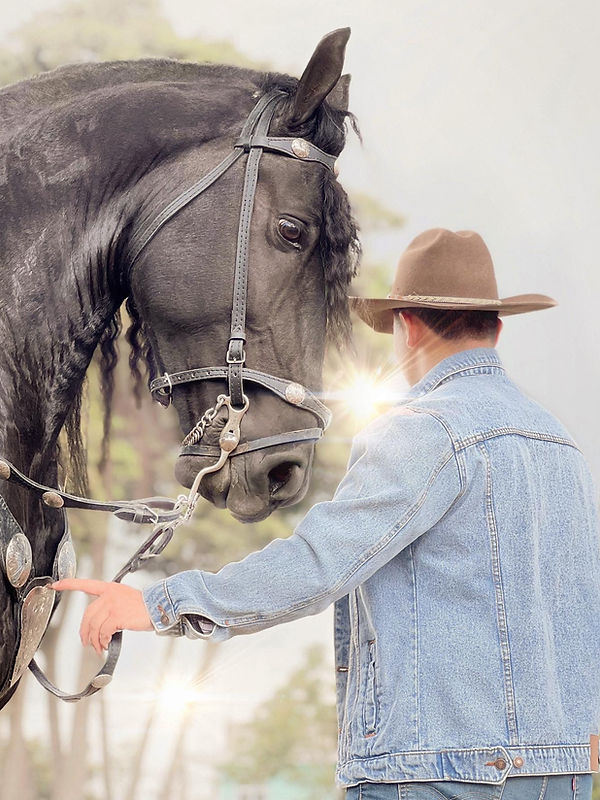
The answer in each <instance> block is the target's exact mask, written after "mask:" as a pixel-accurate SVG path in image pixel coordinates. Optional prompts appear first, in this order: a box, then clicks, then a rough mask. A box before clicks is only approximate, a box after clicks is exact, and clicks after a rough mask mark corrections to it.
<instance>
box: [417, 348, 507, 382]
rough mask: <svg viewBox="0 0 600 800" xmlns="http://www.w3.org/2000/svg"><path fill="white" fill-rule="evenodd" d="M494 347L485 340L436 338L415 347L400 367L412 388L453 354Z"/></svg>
mask: <svg viewBox="0 0 600 800" xmlns="http://www.w3.org/2000/svg"><path fill="white" fill-rule="evenodd" d="M494 346H495V344H494V342H493V341H492V340H491V339H487V338H484V339H482V338H470V339H460V340H450V339H443V338H441V337H439V336H436V337H435V338H433V339H432V340H431V341H428V342H427V343H426V344H423V345H422V346H419V347H415V348H414V349H412V350H411V351H410V352H409V353H407V355H406V358H405V359H404V361H403V363H402V364H401V367H402V371H403V372H404V377H405V378H406V380H407V381H408V383H409V385H410V386H414V385H415V384H416V383H418V382H419V381H420V380H421V378H423V377H424V376H425V375H427V373H428V372H429V370H431V369H433V367H435V365H436V364H439V363H440V361H443V360H444V359H445V358H448V357H449V356H452V355H455V353H461V352H462V351H463V350H473V349H474V348H476V347H494Z"/></svg>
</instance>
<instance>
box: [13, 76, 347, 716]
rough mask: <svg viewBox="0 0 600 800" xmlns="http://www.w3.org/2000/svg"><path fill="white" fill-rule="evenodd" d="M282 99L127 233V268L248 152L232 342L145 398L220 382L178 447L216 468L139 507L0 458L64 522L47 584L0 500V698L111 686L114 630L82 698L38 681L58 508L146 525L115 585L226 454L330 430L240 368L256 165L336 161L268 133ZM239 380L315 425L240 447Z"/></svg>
mask: <svg viewBox="0 0 600 800" xmlns="http://www.w3.org/2000/svg"><path fill="white" fill-rule="evenodd" d="M286 96H287V95H286V94H285V93H284V92H281V91H278V90H273V91H271V92H268V93H266V94H264V95H263V96H262V97H261V98H260V99H259V100H258V102H257V103H256V105H255V106H254V108H253V109H252V111H251V112H250V114H249V115H248V117H247V119H246V122H245V124H244V126H243V128H242V131H241V134H240V137H239V138H238V140H237V141H236V142H235V144H234V146H233V150H232V151H231V152H230V153H229V154H228V155H227V156H226V157H225V158H224V159H223V160H222V161H221V162H220V163H219V164H217V165H216V166H215V167H213V169H211V170H210V171H209V172H208V173H207V174H206V175H204V176H203V177H202V178H201V179H200V180H199V181H197V182H196V183H195V184H193V185H192V186H190V187H189V188H188V189H186V190H185V191H183V192H182V193H181V194H179V195H178V196H177V197H176V198H175V199H174V200H172V201H171V202H170V203H168V205H166V206H165V207H164V208H163V209H162V210H161V211H160V212H159V213H158V214H157V215H156V216H155V217H154V218H152V219H151V220H150V221H149V222H147V223H145V224H144V225H142V226H141V227H140V228H139V229H138V230H137V231H136V232H135V233H134V234H133V236H132V239H131V242H130V253H131V256H130V265H131V267H133V265H134V264H135V262H136V261H137V259H138V258H139V256H140V254H141V253H142V251H143V250H144V248H145V247H146V246H147V245H148V243H149V242H150V241H151V240H152V239H153V237H154V236H155V235H156V234H157V233H158V232H159V231H160V230H161V228H162V227H163V226H164V225H165V224H166V223H168V222H169V220H171V219H172V218H173V217H174V216H175V215H176V214H177V213H178V212H179V211H180V210H181V209H182V208H184V207H185V206H187V205H188V204H189V203H190V202H191V201H192V200H194V198H196V197H198V196H199V195H200V194H202V192H204V191H205V190H206V189H208V188H209V187H210V186H212V184H213V183H215V181H217V180H218V179H219V178H220V177H221V175H223V174H224V173H225V172H227V170H228V169H229V168H230V167H231V166H233V164H235V163H236V161H238V159H240V158H241V157H242V156H243V155H244V154H247V156H248V158H247V163H246V171H245V176H244V186H243V191H242V202H241V211H240V220H239V228H238V239H237V250H236V259H235V272H234V281H233V302H232V311H231V326H230V336H229V341H228V345H227V351H226V355H225V365H223V366H215V367H198V368H196V369H189V370H184V371H181V372H172V373H168V372H165V373H164V374H163V375H162V376H161V377H159V378H156V379H155V380H153V381H152V382H151V384H150V392H151V393H152V396H153V397H154V399H156V400H158V401H159V402H161V403H162V404H163V405H169V404H170V403H171V401H172V395H173V390H174V389H175V387H177V386H179V385H181V384H184V383H190V382H195V381H204V380H220V381H226V383H227V391H228V394H226V395H225V394H220V395H218V396H217V398H216V402H215V404H214V406H212V407H211V408H209V409H207V411H205V413H204V414H203V415H202V417H201V419H200V420H199V421H198V422H197V423H196V425H195V426H194V428H193V429H192V430H191V431H190V432H189V433H188V434H187V436H186V437H185V438H184V440H183V442H182V449H181V455H200V456H212V457H214V458H215V459H216V460H215V462H214V463H213V464H210V465H209V466H207V467H204V468H203V469H201V470H200V471H199V472H198V474H197V475H196V478H195V479H194V482H193V484H192V487H191V489H190V491H189V494H188V495H185V494H184V495H180V496H179V497H178V498H177V499H176V500H172V499H171V498H165V497H152V498H147V499H141V500H124V501H109V502H103V501H98V500H91V499H89V498H85V497H78V496H76V495H72V494H68V493H66V492H62V491H59V490H58V489H54V488H51V487H48V486H44V485H43V484H39V483H36V482H35V481H33V480H32V479H31V478H29V477H27V476H26V475H24V474H23V473H22V472H20V471H19V470H18V469H16V467H15V466H14V465H13V464H11V463H10V462H9V461H7V460H6V459H4V458H1V459H0V479H3V480H6V481H9V482H12V483H15V484H17V485H19V486H22V487H23V488H25V489H28V490H29V491H31V492H33V493H34V494H37V495H38V496H39V497H40V499H41V500H42V502H44V503H45V505H47V506H48V507H50V508H55V509H57V510H58V511H59V512H60V513H61V514H62V518H63V535H62V538H61V540H60V543H59V547H58V550H57V554H56V556H55V559H54V567H53V575H52V577H50V576H44V577H35V568H34V565H33V564H32V556H31V546H30V544H29V542H28V540H27V537H26V536H25V535H24V533H23V532H22V530H21V528H20V526H19V525H18V523H17V522H16V520H15V519H14V517H13V515H12V514H11V512H10V510H9V509H8V507H7V506H6V503H5V502H4V501H3V500H2V498H1V497H0V523H3V524H1V525H0V534H2V536H1V537H0V548H1V550H0V554H1V555H2V566H3V567H4V571H5V573H6V575H7V577H8V580H9V582H10V583H11V585H12V586H13V587H14V590H15V592H16V593H17V597H18V605H19V610H20V618H21V619H20V631H19V635H20V639H19V646H18V650H17V654H16V656H15V660H14V663H13V668H12V673H11V676H10V679H9V681H8V683H7V684H6V685H5V686H1V687H0V693H1V692H3V691H4V690H5V689H6V688H7V687H10V686H13V685H14V684H15V683H16V682H17V681H18V680H19V679H20V677H21V675H22V673H23V671H24V670H25V668H26V667H27V666H28V667H29V669H30V670H31V671H32V672H33V674H34V675H35V677H36V678H37V679H38V681H39V682H40V683H41V684H42V686H43V687H44V688H45V689H47V690H48V691H49V692H51V693H52V694H54V695H55V696H56V697H59V698H61V699H62V700H65V701H67V702H76V701H78V700H81V699H82V698H83V697H88V696H90V695H92V694H95V693H96V692H97V691H99V690H100V689H102V688H103V687H104V686H106V685H107V684H108V683H110V681H111V680H112V676H113V673H114V670H115V667H116V664H117V661H118V658H119V654H120V650H121V641H122V632H121V631H117V633H115V634H114V635H113V637H112V639H111V642H110V644H109V647H108V653H107V657H106V661H105V663H104V664H103V666H102V667H101V668H100V670H99V671H98V672H97V673H96V675H95V676H94V677H93V678H92V680H91V681H90V682H89V683H88V685H87V686H86V687H85V688H84V689H83V690H82V691H80V692H76V693H68V692H64V691H61V690H60V689H58V688H57V687H56V686H54V684H53V683H52V682H51V681H50V680H49V679H48V678H47V676H46V675H44V673H43V671H42V670H41V669H40V667H39V666H38V665H37V664H36V662H35V659H34V658H33V655H34V653H35V651H36V650H37V647H38V646H39V643H40V641H41V638H42V636H43V634H44V632H45V629H46V627H47V625H48V622H49V620H50V617H51V614H52V611H53V608H54V606H55V603H56V592H55V591H54V590H53V589H51V588H50V584H51V583H52V582H53V580H58V579H60V578H64V577H73V576H74V575H75V553H74V550H73V546H72V543H71V537H70V533H69V529H68V521H67V516H66V512H65V509H66V508H83V509H87V510H91V511H107V512H111V513H113V514H114V515H115V516H116V517H118V518H119V519H122V520H125V521H128V522H133V523H138V524H151V525H152V526H153V527H152V532H151V533H150V535H149V536H148V537H147V538H146V539H145V540H144V542H143V543H142V544H141V545H140V546H139V547H138V549H137V550H136V551H135V553H134V554H133V555H132V556H131V557H130V558H129V559H128V560H127V562H126V563H125V564H124V565H123V567H122V568H121V569H120V570H119V572H118V573H117V574H116V575H115V577H114V579H113V581H116V582H119V581H121V580H122V579H123V578H124V577H125V576H126V575H127V574H129V573H131V572H134V571H135V570H137V569H139V568H140V567H141V566H142V565H143V563H144V561H146V560H148V559H150V558H154V557H156V556H157V555H159V554H160V553H161V552H162V551H163V550H164V548H165V547H166V546H167V544H168V543H169V542H170V541H171V539H172V537H173V534H174V532H175V530H176V528H177V527H179V525H181V524H182V523H184V522H186V521H187V520H189V519H190V517H191V516H192V514H193V512H194V509H195V507H196V504H197V502H198V499H199V496H200V495H199V488H200V483H201V481H202V479H203V478H204V476H205V475H207V474H209V473H212V472H217V471H218V470H219V469H221V467H222V466H223V465H224V464H225V462H226V461H227V459H228V458H230V457H235V456H237V455H242V454H244V453H248V452H252V451H255V450H260V449H264V448H267V447H273V446H276V445H280V444H289V443H293V442H307V441H317V440H318V439H319V438H320V437H321V436H322V435H323V432H324V431H325V430H326V428H327V427H328V425H329V423H330V420H331V412H330V410H329V409H328V408H327V407H326V406H325V405H324V404H323V403H322V402H321V401H320V400H319V398H318V397H317V396H316V395H315V394H313V393H312V392H311V391H310V390H309V389H307V388H306V387H304V386H302V385H301V384H299V383H297V382H295V381H290V380H287V379H285V378H280V377H276V376H274V375H270V374H268V373H265V372H261V371H259V370H255V369H248V368H247V367H246V366H245V362H246V354H245V343H246V306H247V294H248V267H249V242H250V223H251V219H252V211H253V207H254V196H255V193H256V186H257V182H258V167H259V162H260V158H261V156H262V154H263V152H264V151H265V150H267V151H269V152H273V153H279V154H282V155H285V156H288V157H291V158H296V159H298V160H301V161H308V162H317V163H319V164H322V165H323V166H324V167H326V169H329V170H331V171H332V172H333V173H334V174H336V171H335V161H336V157H335V156H333V155H330V154H329V153H325V152H324V151H322V150H320V149H319V148H318V147H316V146H315V145H314V144H312V142H309V141H307V140H305V139H300V138H293V137H283V136H269V127H270V124H271V120H272V119H273V115H274V113H275V110H276V108H277V105H278V104H279V103H280V102H281V101H282V100H283V99H284V98H285V97H286ZM245 381H247V382H249V383H253V384H256V385H259V386H262V387H263V388H266V389H268V390H269V391H271V392H272V393H273V394H275V395H277V396H278V397H279V398H281V399H282V400H284V401H285V402H287V403H290V404H291V405H294V406H298V407H299V408H303V409H305V410H306V411H309V412H311V413H312V414H313V416H314V417H315V418H316V426H315V427H312V428H305V429H302V430H297V431H288V432H285V433H278V434H274V435H272V436H266V437H262V438H259V439H254V440H250V441H247V442H244V443H242V444H240V426H241V422H242V419H243V417H244V415H245V413H246V411H247V410H248V407H249V405H250V401H249V399H248V397H247V395H246V394H245V393H244V382H245ZM223 408H225V409H226V411H227V421H226V423H225V426H224V427H223V429H222V431H221V434H220V436H219V445H218V446H214V445H206V444H201V440H202V437H203V435H204V432H205V429H206V428H207V427H208V426H209V425H210V424H211V423H212V421H213V420H214V419H215V417H216V416H217V414H218V413H219V411H220V410H221V409H223Z"/></svg>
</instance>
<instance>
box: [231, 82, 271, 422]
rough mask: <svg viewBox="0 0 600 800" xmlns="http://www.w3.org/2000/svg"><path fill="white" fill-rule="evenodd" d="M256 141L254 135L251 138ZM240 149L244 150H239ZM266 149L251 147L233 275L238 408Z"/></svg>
mask: <svg viewBox="0 0 600 800" xmlns="http://www.w3.org/2000/svg"><path fill="white" fill-rule="evenodd" d="M279 98H280V94H279V93H278V92H277V93H275V92H274V93H272V95H271V96H270V97H269V99H268V102H266V104H265V106H264V108H263V110H262V112H261V114H260V116H259V117H258V119H257V121H256V132H257V134H259V135H261V136H262V135H264V134H266V133H267V132H268V130H269V125H270V124H271V120H272V118H273V114H274V113H275V105H276V103H277V101H278V100H279ZM250 141H252V138H251V139H250ZM237 152H243V151H240V150H238V151H237ZM261 155H262V149H261V148H259V147H254V146H251V147H250V151H249V153H248V162H247V164H246V174H245V176H244V188H243V190H242V204H241V208H240V222H239V226H238V238H237V249H236V254H235V272H234V276H233V299H232V303H231V328H230V332H229V344H228V346H227V357H226V361H227V365H228V367H227V384H228V388H229V397H230V398H231V403H232V405H233V406H234V407H237V408H240V407H241V406H243V405H244V384H243V379H242V369H243V366H244V363H245V361H246V354H245V350H244V345H245V343H246V306H247V301H248V263H249V258H248V257H249V252H250V225H251V223H252V211H253V209H254V195H255V194H256V184H257V183H258V165H259V163H260V157H261Z"/></svg>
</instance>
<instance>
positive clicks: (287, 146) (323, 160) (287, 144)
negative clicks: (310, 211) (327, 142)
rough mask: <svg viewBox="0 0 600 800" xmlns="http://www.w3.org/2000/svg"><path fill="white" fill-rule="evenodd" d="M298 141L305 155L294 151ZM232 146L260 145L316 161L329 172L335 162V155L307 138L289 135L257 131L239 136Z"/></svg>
mask: <svg viewBox="0 0 600 800" xmlns="http://www.w3.org/2000/svg"><path fill="white" fill-rule="evenodd" d="M298 143H300V144H301V147H302V149H303V151H304V152H305V153H306V155H304V154H303V155H302V156H299V155H298V153H297V152H295V151H294V148H296V150H297V149H298ZM234 147H242V148H244V149H247V148H250V147H260V148H261V149H262V150H270V151H272V152H274V153H282V154H283V155H286V156H291V157H292V158H297V159H299V160H301V161H316V162H318V163H319V164H323V166H324V167H327V169H329V170H331V172H333V173H335V162H336V161H337V156H334V155H331V153H326V152H325V151H324V150H321V149H320V148H319V147H317V146H316V144H313V143H312V142H309V141H308V140H307V139H292V138H290V137H289V136H265V135H262V134H259V133H256V134H254V136H252V137H250V138H248V139H242V137H240V138H239V139H238V140H237V142H236V143H235V145H234Z"/></svg>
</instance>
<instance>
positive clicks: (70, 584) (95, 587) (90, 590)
mask: <svg viewBox="0 0 600 800" xmlns="http://www.w3.org/2000/svg"><path fill="white" fill-rule="evenodd" d="M108 586H110V584H109V583H107V582H106V581H95V580H92V579H91V578H64V579H63V580H62V581H55V582H54V583H51V584H50V588H51V589H56V591H57V592H64V591H67V592H85V593H86V594H93V595H96V596H98V595H101V594H103V593H104V592H105V591H106V589H107V588H108Z"/></svg>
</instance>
